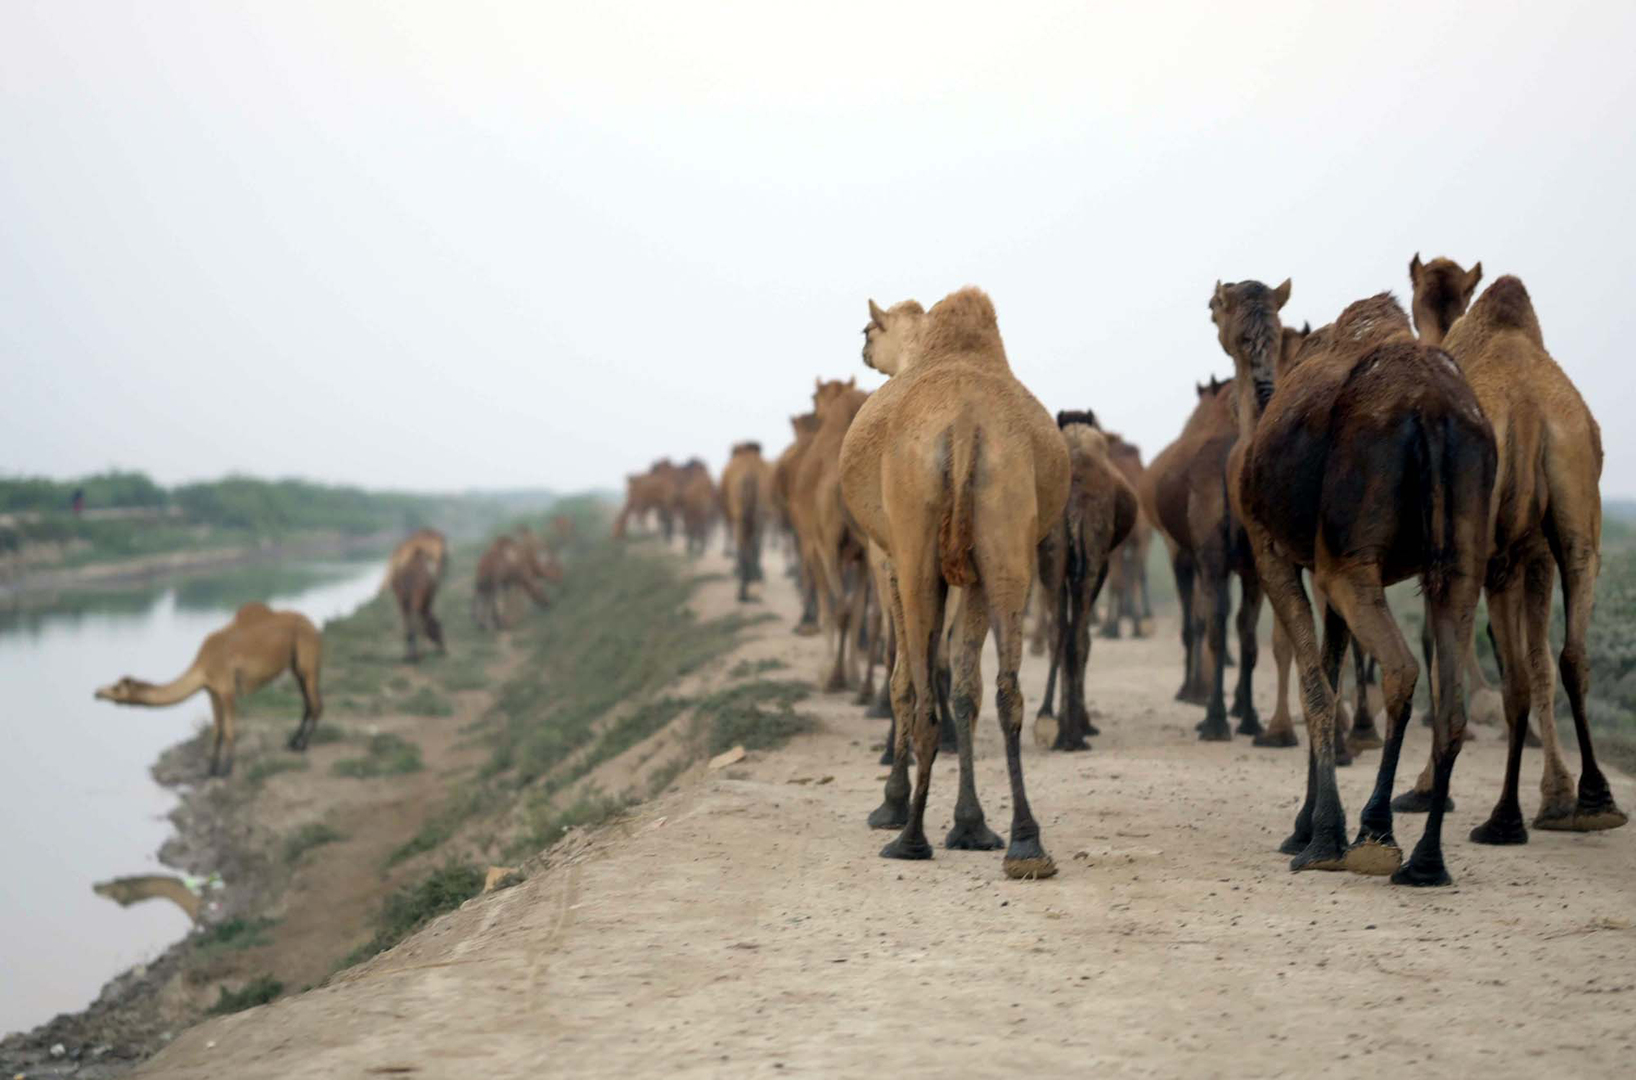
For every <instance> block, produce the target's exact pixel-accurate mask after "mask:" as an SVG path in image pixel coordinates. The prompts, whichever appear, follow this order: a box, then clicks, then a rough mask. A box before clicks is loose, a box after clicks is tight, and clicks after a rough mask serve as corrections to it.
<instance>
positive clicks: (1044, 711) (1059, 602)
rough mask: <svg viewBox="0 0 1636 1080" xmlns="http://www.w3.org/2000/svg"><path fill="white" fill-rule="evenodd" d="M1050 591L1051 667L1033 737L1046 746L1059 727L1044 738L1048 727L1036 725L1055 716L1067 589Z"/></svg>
mask: <svg viewBox="0 0 1636 1080" xmlns="http://www.w3.org/2000/svg"><path fill="white" fill-rule="evenodd" d="M1052 591H1053V592H1054V593H1055V594H1056V595H1054V596H1053V597H1051V598H1050V602H1051V603H1052V604H1053V606H1054V607H1055V608H1056V618H1055V619H1054V620H1053V621H1052V622H1053V624H1052V626H1051V628H1050V632H1049V634H1048V635H1047V636H1048V640H1049V642H1050V656H1051V666H1050V669H1049V670H1048V671H1047V673H1046V676H1045V693H1044V694H1043V695H1041V697H1040V708H1039V712H1037V713H1036V714H1035V719H1036V722H1035V724H1034V732H1035V737H1036V738H1037V739H1039V740H1040V741H1042V742H1043V743H1044V745H1047V746H1050V745H1052V744H1053V743H1055V742H1056V740H1057V739H1059V738H1061V736H1062V729H1061V727H1060V726H1059V727H1058V728H1057V731H1056V734H1055V735H1052V736H1051V737H1050V738H1044V736H1045V735H1046V734H1047V733H1048V732H1047V730H1046V728H1047V727H1049V725H1046V726H1045V727H1042V726H1041V725H1040V724H1039V723H1038V719H1039V718H1042V717H1055V716H1056V712H1055V706H1054V705H1053V704H1052V702H1053V701H1055V700H1056V696H1057V669H1058V668H1059V667H1060V666H1061V664H1062V631H1063V627H1064V626H1065V625H1066V624H1067V622H1068V590H1067V588H1066V587H1059V588H1056V589H1054V590H1052ZM1064 718H1066V713H1064Z"/></svg>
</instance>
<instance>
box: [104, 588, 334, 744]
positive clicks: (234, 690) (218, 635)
mask: <svg viewBox="0 0 1636 1080" xmlns="http://www.w3.org/2000/svg"><path fill="white" fill-rule="evenodd" d="M323 658H324V640H323V637H322V636H321V635H320V634H319V632H318V628H317V627H316V626H314V625H313V624H312V622H311V621H310V620H309V619H308V618H307V617H306V616H305V615H302V614H301V613H300V612H296V611H274V610H273V609H272V608H270V607H268V606H267V605H266V604H262V603H256V602H251V603H248V604H245V605H244V606H242V607H240V608H239V610H238V611H237V612H236V613H234V615H233V621H232V622H230V623H228V624H227V625H226V626H224V627H222V628H221V629H220V630H217V631H215V632H214V633H211V634H209V635H207V636H206V637H205V639H204V644H202V645H200V646H199V652H198V655H196V656H195V657H194V658H193V663H192V665H190V666H189V667H188V669H187V670H186V671H184V672H182V674H181V675H179V676H177V677H176V678H175V679H173V680H171V681H170V682H168V683H165V684H163V685H159V686H156V685H154V684H153V683H150V682H143V681H142V680H140V679H134V678H132V677H131V676H129V675H127V676H125V677H124V678H122V679H120V680H119V681H118V682H116V683H111V684H109V685H107V686H104V687H102V688H100V689H99V690H97V692H96V695H95V696H96V698H97V700H99V701H111V702H113V703H114V704H116V705H147V706H164V705H175V704H178V703H180V702H183V701H186V700H187V699H188V698H190V697H192V696H193V695H194V694H197V693H198V692H199V691H200V690H203V691H205V692H206V693H207V694H209V695H210V707H211V711H212V713H213V714H214V718H215V724H214V730H215V739H214V742H213V744H212V748H211V752H210V775H211V776H227V775H229V774H230V773H232V771H233V745H234V742H235V739H236V736H235V733H234V726H233V725H234V720H235V719H236V717H237V715H238V702H239V699H240V698H241V697H245V696H247V695H249V694H253V693H255V692H256V691H257V690H259V689H261V687H263V686H265V685H266V684H267V683H269V682H271V681H272V680H273V679H275V678H277V677H278V676H279V675H282V674H283V673H284V672H286V671H288V672H289V673H290V674H292V675H294V676H295V682H296V685H297V686H298V687H300V688H301V700H302V703H303V709H302V713H301V722H300V723H299V724H298V725H296V729H295V731H294V732H293V733H291V735H290V741H289V747H290V749H291V750H305V749H306V748H307V742H308V740H309V739H311V738H312V731H313V728H315V727H317V726H318V718H319V717H320V716H322V715H323V712H324V699H323V696H322V694H321V693H320V692H319V688H318V673H319V668H320V667H321V666H322V664H323Z"/></svg>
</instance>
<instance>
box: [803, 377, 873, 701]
mask: <svg viewBox="0 0 1636 1080" xmlns="http://www.w3.org/2000/svg"><path fill="white" fill-rule="evenodd" d="M868 397H869V395H868V394H867V393H866V392H865V391H862V390H859V389H858V387H857V380H856V379H849V380H847V381H846V382H844V383H842V382H827V383H826V382H823V381H822V380H819V381H818V385H817V389H816V390H815V392H814V393H813V406H814V411H815V412H816V413H817V416H818V430H817V431H816V432H814V433H813V436H812V441H811V442H810V443H809V444H808V446H807V449H806V452H805V453H803V454H802V455H801V462H800V466H799V468H798V469H797V471H796V474H795V476H794V478H793V480H792V483H791V486H790V514H791V517H792V519H793V520H794V522H795V535H796V540H797V541H798V542H799V544H800V547H801V559H802V561H803V562H804V563H805V564H806V567H807V573H809V574H810V575H811V576H812V579H813V583H814V587H815V589H816V592H817V597H818V613H819V619H820V623H821V625H822V627H823V629H824V632H825V633H826V634H827V635H828V636H829V639H830V651H831V656H832V658H833V661H834V663H833V666H832V667H831V669H830V672H829V674H828V677H827V678H826V680H825V682H824V688H825V689H826V690H830V691H838V690H845V689H846V688H847V687H849V686H853V685H856V684H857V682H858V672H857V670H856V668H857V650H856V649H852V650H850V651H849V650H848V648H847V644H848V642H847V638H848V636H849V632H850V631H851V629H852V628H853V626H854V625H855V624H856V622H857V621H858V620H859V619H861V618H862V611H861V606H862V604H861V602H862V600H863V599H864V581H865V578H866V576H867V567H866V566H865V565H864V563H865V546H864V545H865V541H864V539H863V538H862V537H861V536H859V535H858V534H857V532H856V531H854V529H853V528H852V524H851V522H850V520H849V519H848V517H847V514H846V507H845V506H844V505H843V504H842V502H841V467H840V459H841V443H842V440H844V439H845V438H846V432H847V428H848V427H850V426H851V424H852V418H853V417H854V416H856V415H857V413H858V410H859V409H860V408H861V407H862V406H863V403H864V402H865V401H866V400H867V399H868Z"/></svg>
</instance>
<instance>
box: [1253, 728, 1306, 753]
mask: <svg viewBox="0 0 1636 1080" xmlns="http://www.w3.org/2000/svg"><path fill="white" fill-rule="evenodd" d="M1251 745H1254V746H1263V747H1273V748H1278V747H1285V746H1300V745H1301V740H1299V739H1297V738H1296V737H1295V729H1294V728H1289V729H1287V730H1279V729H1276V728H1275V729H1272V730H1269V731H1267V732H1265V733H1263V734H1261V735H1257V736H1256V737H1255V739H1254V740H1253V741H1252V743H1251Z"/></svg>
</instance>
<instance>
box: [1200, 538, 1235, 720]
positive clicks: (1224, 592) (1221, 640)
mask: <svg viewBox="0 0 1636 1080" xmlns="http://www.w3.org/2000/svg"><path fill="white" fill-rule="evenodd" d="M1199 571H1200V574H1199V576H1200V578H1201V579H1202V580H1201V581H1200V582H1199V585H1198V594H1199V595H1198V597H1197V598H1196V599H1195V603H1197V604H1199V606H1200V607H1201V609H1202V611H1203V616H1204V626H1205V633H1207V634H1208V635H1209V641H1208V645H1207V647H1208V648H1209V650H1210V658H1211V660H1212V661H1213V663H1212V664H1211V666H1210V667H1209V669H1208V670H1207V672H1206V674H1207V676H1208V678H1209V680H1210V687H1209V690H1210V697H1209V700H1208V702H1207V703H1206V704H1205V707H1204V723H1203V724H1202V725H1201V726H1200V727H1199V738H1200V739H1203V740H1206V741H1208V742H1229V741H1231V740H1232V737H1233V729H1232V728H1230V727H1228V726H1227V694H1226V683H1227V662H1226V660H1227V612H1228V609H1229V607H1230V606H1231V602H1230V600H1229V598H1228V582H1227V567H1226V565H1225V564H1224V561H1222V560H1218V559H1217V558H1216V553H1215V552H1210V553H1208V554H1206V553H1201V554H1200V556H1199ZM1201 601H1202V603H1200V602H1201Z"/></svg>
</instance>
